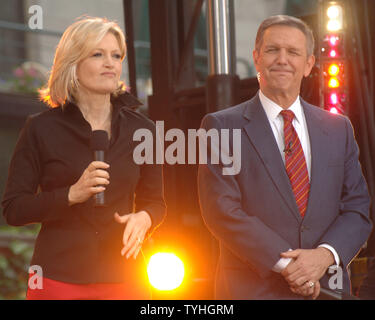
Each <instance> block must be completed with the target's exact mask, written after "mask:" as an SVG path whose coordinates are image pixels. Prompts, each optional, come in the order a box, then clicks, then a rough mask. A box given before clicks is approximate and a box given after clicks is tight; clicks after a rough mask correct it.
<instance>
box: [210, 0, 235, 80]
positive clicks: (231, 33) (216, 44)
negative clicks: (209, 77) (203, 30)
mask: <svg viewBox="0 0 375 320" xmlns="http://www.w3.org/2000/svg"><path fill="white" fill-rule="evenodd" d="M207 9H208V10H207V21H208V25H207V27H208V41H209V46H208V47H209V66H210V69H209V72H210V74H235V73H236V65H235V59H236V49H235V48H236V47H235V30H234V4H233V0H208V8H207Z"/></svg>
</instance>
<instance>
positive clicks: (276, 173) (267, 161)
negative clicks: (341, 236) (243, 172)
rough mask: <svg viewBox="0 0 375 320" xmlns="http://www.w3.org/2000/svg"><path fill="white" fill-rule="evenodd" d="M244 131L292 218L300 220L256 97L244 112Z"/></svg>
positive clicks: (270, 132)
mask: <svg viewBox="0 0 375 320" xmlns="http://www.w3.org/2000/svg"><path fill="white" fill-rule="evenodd" d="M244 117H245V118H246V119H248V120H249V122H248V123H247V124H246V125H245V126H244V130H245V131H246V134H247V136H248V138H249V139H250V142H251V143H252V145H253V146H254V148H255V150H256V151H257V153H258V154H259V157H260V159H261V160H262V162H263V164H264V166H265V168H266V169H267V171H268V173H269V175H270V176H271V179H272V181H273V183H274V184H275V186H276V188H277V189H278V191H279V192H280V194H281V196H282V197H283V199H284V200H285V203H286V204H287V206H288V207H289V209H290V211H291V212H292V214H293V216H294V217H295V218H296V219H297V220H299V221H300V220H301V216H300V214H299V210H298V207H297V204H296V201H295V199H294V195H293V191H292V187H291V184H290V181H289V178H288V175H287V173H286V170H285V166H284V163H283V160H282V158H281V155H280V151H279V148H278V146H277V143H276V141H275V137H274V135H273V132H272V129H271V126H270V124H269V121H268V119H267V116H266V113H265V111H264V109H263V107H262V105H261V103H260V100H259V96H258V95H256V96H255V97H254V98H253V99H252V100H250V101H249V104H248V106H247V108H246V109H245V111H244Z"/></svg>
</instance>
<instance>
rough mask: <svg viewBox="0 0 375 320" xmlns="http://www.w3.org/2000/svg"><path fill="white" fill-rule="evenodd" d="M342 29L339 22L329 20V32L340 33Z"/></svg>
mask: <svg viewBox="0 0 375 320" xmlns="http://www.w3.org/2000/svg"><path fill="white" fill-rule="evenodd" d="M341 29H342V23H341V22H340V21H339V20H329V21H328V23H327V30H328V31H339V30H341Z"/></svg>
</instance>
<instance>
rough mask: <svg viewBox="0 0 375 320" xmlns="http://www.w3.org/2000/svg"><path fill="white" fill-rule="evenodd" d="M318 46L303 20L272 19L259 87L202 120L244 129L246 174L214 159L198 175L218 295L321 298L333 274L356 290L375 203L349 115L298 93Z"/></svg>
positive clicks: (261, 47) (260, 56)
mask: <svg viewBox="0 0 375 320" xmlns="http://www.w3.org/2000/svg"><path fill="white" fill-rule="evenodd" d="M313 50H314V39H313V35H312V32H311V30H310V29H309V27H308V26H307V25H306V24H305V23H304V22H302V21H301V20H299V19H296V18H294V17H289V16H273V17H270V18H268V19H266V20H265V21H263V23H262V24H261V25H260V27H259V29H258V33H257V37H256V44H255V50H254V51H253V58H254V63H255V67H256V69H257V71H258V80H259V86H260V90H259V91H258V93H257V94H256V96H255V97H253V98H252V99H251V100H249V101H246V102H244V103H241V104H239V105H237V106H234V107H231V108H228V109H225V110H221V111H218V112H215V113H212V114H208V115H206V116H205V117H204V119H203V120H202V128H203V129H205V130H209V129H217V130H219V132H220V130H221V129H230V130H229V131H230V132H231V131H233V129H241V142H240V143H241V170H240V172H239V173H238V174H237V175H223V173H222V168H223V167H224V164H223V163H221V164H220V163H219V164H212V163H210V159H208V163H207V164H201V165H200V166H199V173H198V187H199V197H200V205H201V210H202V215H203V218H204V221H205V223H206V225H207V227H208V229H209V230H210V231H211V233H212V234H213V235H214V236H215V237H216V238H217V239H218V241H219V246H220V256H219V261H218V266H217V272H216V298H217V299H300V298H301V299H303V298H308V299H311V298H312V299H315V298H317V297H318V296H319V293H320V288H321V286H322V287H325V288H327V289H329V288H330V287H332V284H333V281H330V277H332V276H336V278H337V279H336V287H338V288H337V289H341V288H340V284H341V283H342V290H343V291H344V292H346V293H349V292H350V280H349V276H348V272H347V269H348V265H349V264H350V262H351V261H352V259H353V258H354V257H355V256H356V255H357V254H358V252H359V251H360V249H361V247H362V246H363V244H364V243H365V242H366V240H367V238H368V236H369V234H370V232H371V228H372V225H371V222H370V219H369V201H370V200H369V196H368V191H367V186H366V182H365V179H364V177H363V175H362V171H361V166H360V164H359V161H358V153H359V151H358V146H357V144H356V142H355V139H354V134H353V129H352V126H351V124H350V121H349V120H348V118H347V117H344V116H340V115H333V114H330V113H328V112H326V111H324V110H322V109H320V108H318V107H315V106H312V105H310V104H308V103H306V102H305V101H303V100H302V99H301V98H300V97H299V92H300V86H301V81H302V78H303V77H307V76H308V75H309V74H310V72H311V69H312V67H313V65H314V63H315V58H314V56H313ZM237 142H238V141H237ZM208 147H210V145H208ZM211 147H212V146H211ZM231 148H232V149H231V150H233V146H231ZM215 149H216V148H215ZM210 153H211V149H210V148H208V155H210ZM334 266H336V271H335V270H333V269H332V268H333V267H334ZM337 266H338V267H341V269H340V268H337ZM339 270H342V279H339V277H340V276H341V273H339ZM331 280H332V279H331ZM331 289H332V288H331Z"/></svg>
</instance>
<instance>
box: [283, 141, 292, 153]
mask: <svg viewBox="0 0 375 320" xmlns="http://www.w3.org/2000/svg"><path fill="white" fill-rule="evenodd" d="M291 152H292V141H289V143H288V146H285V148H284V153H288V154H289V153H291Z"/></svg>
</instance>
